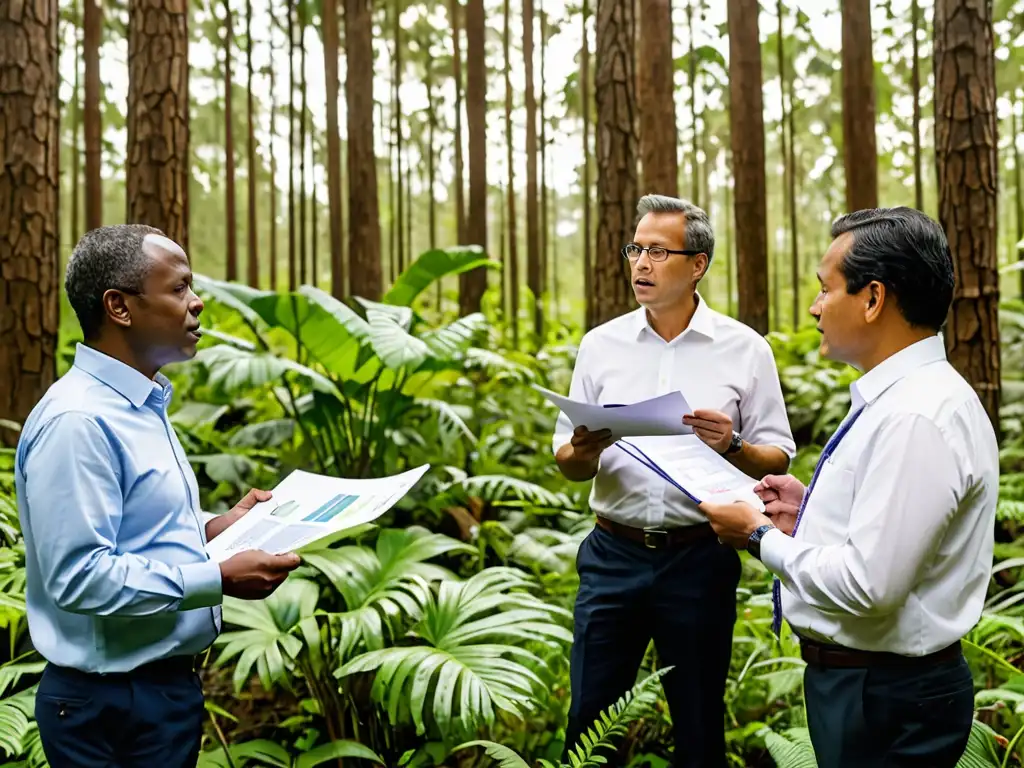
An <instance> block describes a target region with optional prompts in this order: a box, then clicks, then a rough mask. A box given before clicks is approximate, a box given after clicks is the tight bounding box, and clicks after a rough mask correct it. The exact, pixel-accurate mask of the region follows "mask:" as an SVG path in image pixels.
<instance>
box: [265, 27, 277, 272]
mask: <svg viewBox="0 0 1024 768" xmlns="http://www.w3.org/2000/svg"><path fill="white" fill-rule="evenodd" d="M276 53H277V51H276V47H275V46H274V31H273V27H271V30H270V63H269V64H268V65H267V66H268V69H269V70H270V146H271V147H274V146H276V145H277V90H276V88H275V85H274V84H275V77H274V69H275V67H274V61H275V59H276ZM270 290H272V291H276V290H277V153H276V152H273V151H271V153H270Z"/></svg>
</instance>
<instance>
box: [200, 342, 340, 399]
mask: <svg viewBox="0 0 1024 768" xmlns="http://www.w3.org/2000/svg"><path fill="white" fill-rule="evenodd" d="M195 359H196V360H197V361H198V362H200V363H201V364H203V365H205V366H206V367H207V368H208V369H209V371H210V383H211V384H213V385H214V386H219V387H222V388H223V389H224V390H225V391H227V392H237V391H239V390H245V389H255V388H259V387H264V386H267V385H268V384H277V383H280V379H281V377H282V376H284V374H286V373H289V372H291V373H296V374H298V375H299V376H301V377H302V378H304V379H306V380H307V381H309V382H310V384H311V385H312V386H313V388H314V389H317V390H319V391H321V392H324V393H326V394H330V395H335V396H337V395H338V390H337V387H335V386H334V384H333V382H331V380H330V379H328V378H327V377H326V376H324V375H323V374H320V373H317V372H316V371H314V370H313V369H312V368H307V367H306V366H304V365H300V364H299V363H296V362H295V361H293V360H289V359H287V358H284V357H277V356H276V355H273V354H271V353H269V352H259V353H253V352H246V351H245V350H241V349H235V348H234V347H229V346H227V345H226V344H218V345H217V346H215V347H207V348H206V349H203V350H200V351H199V353H198V354H197V355H196V358H195Z"/></svg>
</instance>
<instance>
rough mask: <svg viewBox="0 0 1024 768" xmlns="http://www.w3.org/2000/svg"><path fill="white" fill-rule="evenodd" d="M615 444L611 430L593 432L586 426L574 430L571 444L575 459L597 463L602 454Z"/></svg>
mask: <svg viewBox="0 0 1024 768" xmlns="http://www.w3.org/2000/svg"><path fill="white" fill-rule="evenodd" d="M614 442H615V438H614V437H612V433H611V430H610V429H599V430H597V431H596V432H591V431H590V430H589V429H587V428H586V427H584V426H582V425H581V426H578V427H576V429H575V430H573V433H572V438H571V439H570V440H569V444H570V445H571V446H572V452H573V458H574V459H575V460H576V461H588V462H589V461H597V459H598V458H599V457H600V456H601V453H602V452H603V451H604V450H605V449H606V448H608V447H610V446H611V445H612V443H614Z"/></svg>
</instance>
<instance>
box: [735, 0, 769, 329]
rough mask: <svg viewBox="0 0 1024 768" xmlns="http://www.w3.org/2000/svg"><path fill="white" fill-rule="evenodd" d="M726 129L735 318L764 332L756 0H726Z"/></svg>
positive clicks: (765, 248) (764, 237)
mask: <svg viewBox="0 0 1024 768" xmlns="http://www.w3.org/2000/svg"><path fill="white" fill-rule="evenodd" d="M728 14H729V125H730V132H731V135H732V139H731V141H732V156H733V190H734V193H735V201H736V202H735V206H734V216H735V223H736V258H737V266H736V272H737V275H738V288H739V307H738V309H739V320H740V322H742V323H745V324H747V325H749V326H750V327H751V328H753V329H754V330H756V331H757V332H758V333H761V334H765V333H767V332H768V227H767V218H768V216H767V211H766V208H765V175H764V117H763V110H764V105H763V101H762V95H761V45H760V42H759V40H758V2H757V0H729V9H728Z"/></svg>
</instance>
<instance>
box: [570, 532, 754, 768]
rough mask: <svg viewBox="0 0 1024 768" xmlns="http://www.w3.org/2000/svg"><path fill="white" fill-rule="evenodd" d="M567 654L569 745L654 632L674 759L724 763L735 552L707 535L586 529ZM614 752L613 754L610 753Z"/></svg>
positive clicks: (719, 767)
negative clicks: (657, 544) (645, 538)
mask: <svg viewBox="0 0 1024 768" xmlns="http://www.w3.org/2000/svg"><path fill="white" fill-rule="evenodd" d="M577 570H578V571H579V575H580V588H579V594H578V595H577V598H576V608H575V614H574V616H575V626H574V631H573V647H572V655H571V660H570V677H571V681H572V702H571V705H570V709H569V723H568V727H567V731H566V749H567V750H568V749H571V748H573V746H574V745H575V743H576V742H577V741H578V739H579V736H580V733H581V732H583V731H586V730H587V729H589V728H590V726H591V724H592V723H593V721H594V720H596V719H597V718H598V717H599V716H600V713H601V712H602V711H603V710H605V709H606V708H607V707H609V706H610V705H612V704H614V703H615V702H616V701H618V699H619V698H620V697H621V696H622V694H623V693H625V692H626V691H627V690H629V688H631V687H632V686H633V684H634V683H635V682H636V681H637V673H638V671H639V668H640V664H641V663H642V661H643V657H644V653H645V651H646V649H647V646H648V644H649V643H650V641H651V640H652V639H653V640H654V645H655V649H656V650H657V652H658V657H659V661H660V663H661V665H662V666H672V667H674V669H673V670H672V671H671V672H669V673H668V674H667V675H666V676H665V677H663V678H662V681H663V683H664V686H665V696H666V699H667V700H668V706H669V710H670V713H671V716H672V722H673V736H674V741H675V759H674V760H673V766H675V768H725V766H726V765H727V762H726V758H725V702H724V698H725V684H726V679H727V677H728V673H729V660H730V657H731V654H732V634H733V626H734V624H735V622H736V587H737V585H738V584H739V578H740V559H739V556H738V555H737V553H736V551H735V550H733V549H732V548H731V547H728V546H726V545H724V544H721V543H719V541H718V539H717V538H716V537H715V536H708V537H706V538H703V539H699V540H696V541H693V542H691V543H688V544H685V545H683V546H680V547H677V548H670V549H648V548H646V547H645V546H644V545H642V544H639V543H634V542H632V541H629V540H627V539H623V538H621V537H619V536H616V535H615V534H612V533H609V532H608V531H606V530H604V529H603V528H600V527H595V528H594V530H593V531H592V532H591V533H590V535H589V536H587V538H586V539H584V541H583V543H582V544H581V545H580V550H579V555H578V559H577ZM609 758H610V759H611V756H609Z"/></svg>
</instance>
